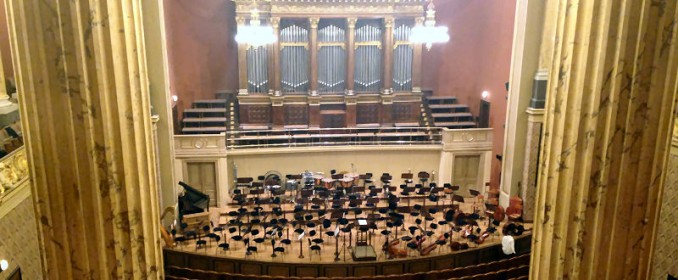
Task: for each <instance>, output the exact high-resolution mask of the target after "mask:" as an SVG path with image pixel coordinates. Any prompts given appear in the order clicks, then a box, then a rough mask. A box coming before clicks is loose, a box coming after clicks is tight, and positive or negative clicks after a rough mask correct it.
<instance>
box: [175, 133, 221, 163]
mask: <svg viewBox="0 0 678 280" xmlns="http://www.w3.org/2000/svg"><path fill="white" fill-rule="evenodd" d="M174 151H175V154H176V157H177V158H186V157H196V156H200V157H220V156H224V155H225V154H226V135H225V134H224V133H222V134H216V135H175V136H174Z"/></svg>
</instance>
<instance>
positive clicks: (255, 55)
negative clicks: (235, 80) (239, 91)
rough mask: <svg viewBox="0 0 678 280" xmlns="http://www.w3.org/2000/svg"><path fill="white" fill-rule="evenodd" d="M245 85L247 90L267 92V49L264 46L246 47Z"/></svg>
mask: <svg viewBox="0 0 678 280" xmlns="http://www.w3.org/2000/svg"><path fill="white" fill-rule="evenodd" d="M247 87H248V89H247V90H248V91H249V92H256V93H266V92H268V51H267V49H266V47H265V46H260V47H257V48H254V47H249V48H248V49H247Z"/></svg>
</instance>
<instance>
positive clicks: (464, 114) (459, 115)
mask: <svg viewBox="0 0 678 280" xmlns="http://www.w3.org/2000/svg"><path fill="white" fill-rule="evenodd" d="M431 117H433V118H462V117H473V115H472V114H471V113H469V112H461V113H433V114H431Z"/></svg>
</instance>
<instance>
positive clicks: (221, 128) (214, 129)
mask: <svg viewBox="0 0 678 280" xmlns="http://www.w3.org/2000/svg"><path fill="white" fill-rule="evenodd" d="M181 131H182V132H184V133H186V132H189V133H191V132H192V133H195V132H200V133H219V132H225V131H226V126H203V127H184V128H182V129H181Z"/></svg>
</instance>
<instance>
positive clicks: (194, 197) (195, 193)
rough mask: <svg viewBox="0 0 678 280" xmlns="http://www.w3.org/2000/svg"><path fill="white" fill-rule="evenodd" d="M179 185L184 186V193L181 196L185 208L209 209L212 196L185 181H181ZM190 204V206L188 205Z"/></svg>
mask: <svg viewBox="0 0 678 280" xmlns="http://www.w3.org/2000/svg"><path fill="white" fill-rule="evenodd" d="M179 185H181V186H182V187H184V190H185V191H184V194H183V195H182V196H180V199H181V200H182V201H183V202H184V204H185V206H184V207H185V208H188V209H190V208H193V207H195V208H200V209H209V203H210V196H209V195H206V194H204V193H202V192H201V191H199V190H197V189H195V188H193V187H191V186H189V185H188V184H186V183H184V182H179ZM186 206H188V207H186Z"/></svg>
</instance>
